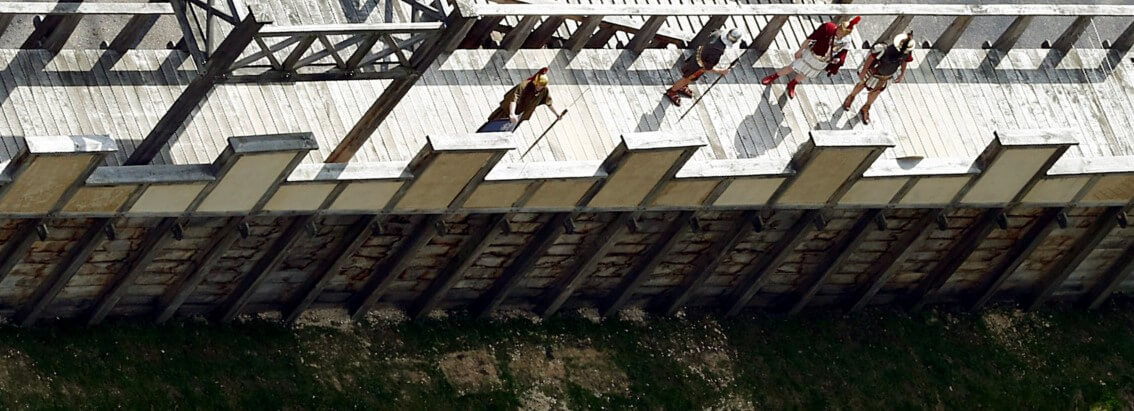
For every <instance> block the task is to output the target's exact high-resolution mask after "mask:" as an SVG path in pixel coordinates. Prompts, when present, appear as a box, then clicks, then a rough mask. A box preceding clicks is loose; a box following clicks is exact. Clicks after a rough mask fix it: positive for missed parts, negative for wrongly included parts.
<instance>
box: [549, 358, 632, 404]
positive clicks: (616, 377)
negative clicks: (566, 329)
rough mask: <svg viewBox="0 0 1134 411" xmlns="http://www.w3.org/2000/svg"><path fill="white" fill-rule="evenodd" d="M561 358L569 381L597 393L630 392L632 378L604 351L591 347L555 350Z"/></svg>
mask: <svg viewBox="0 0 1134 411" xmlns="http://www.w3.org/2000/svg"><path fill="white" fill-rule="evenodd" d="M553 355H554V356H555V357H557V358H561V359H562V360H563V363H564V365H565V368H566V371H567V381H569V382H571V383H572V384H575V385H578V386H580V387H582V388H583V389H585V390H587V391H590V392H592V393H595V394H628V393H629V392H630V380H629V377H627V376H626V372H624V371H622V369H621V368H619V367H618V365H616V364H614V362H613V361H611V360H610V358H609V357H608V356H607V355H606V354H605V353H603V352H600V351H598V350H596V349H594V348H591V347H581V348H576V347H568V348H561V349H558V350H554V351H553Z"/></svg>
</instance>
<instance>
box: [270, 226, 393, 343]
mask: <svg viewBox="0 0 1134 411" xmlns="http://www.w3.org/2000/svg"><path fill="white" fill-rule="evenodd" d="M377 219H378V216H376V215H373V214H371V215H364V216H362V217H359V218H358V220H356V221H355V222H354V224H351V226H350V227H349V228H347V230H346V232H345V233H343V237H342V238H341V239H340V240H339V242H338V243H336V244H335V246H334V248H332V249H331V250H332V251H331V254H330V255H328V256H327V258H326V259H324V260H322V261H320V262H319V265H318V266H316V268H315V271H314V272H312V273H311V277H309V278H308V279H307V281H305V282H304V283H303V285H301V286H300V287H299V289H298V290H297V291H296V296H297V297H298V298H296V299H295V302H293V303H292V304H291V305H290V307H288V308H287V309H286V310H285V311H284V313H283V322H284V324H294V323H295V321H296V320H298V319H299V316H300V315H302V314H303V312H304V311H306V310H307V307H310V306H311V304H312V303H314V302H315V299H316V298H318V297H319V294H321V293H322V292H323V289H325V288H327V283H328V282H329V281H330V280H331V278H333V277H334V276H335V274H337V273H338V272H339V270H341V269H342V267H343V265H344V264H346V263H347V260H349V259H350V256H351V255H353V254H354V252H355V251H357V250H358V248H359V247H361V246H362V244H363V243H364V242H366V239H367V238H370V231H371V226H373V225H374V222H375V221H377Z"/></svg>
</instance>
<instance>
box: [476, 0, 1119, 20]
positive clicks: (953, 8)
mask: <svg viewBox="0 0 1134 411" xmlns="http://www.w3.org/2000/svg"><path fill="white" fill-rule="evenodd" d="M528 2H529V3H532V4H515V3H512V4H504V3H496V2H476V3H469V4H466V5H462V6H461V9H462V11H463V12H464V13H465V14H466V15H475V16H482V17H483V16H498V15H503V16H516V17H522V16H532V15H535V16H589V15H593V14H601V15H604V16H842V15H847V16H863V17H868V16H1114V17H1127V16H1134V6H1129V5H1100V4H1079V5H1072V4H1059V5H1051V4H906V3H873V4H865V3H864V4H830V3H774V4H767V3H765V4H759V3H744V4H737V3H717V4H698V5H697V6H696V7H695V8H692V9H691V8H690V7H689V5H687V4H668V3H654V4H631V3H626V4H597V3H595V4H578V3H575V4H570V3H563V2H550V1H548V2H542V1H541V2H532V1H530V0H528Z"/></svg>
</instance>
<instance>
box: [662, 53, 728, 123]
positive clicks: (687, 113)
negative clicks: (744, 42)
mask: <svg viewBox="0 0 1134 411" xmlns="http://www.w3.org/2000/svg"><path fill="white" fill-rule="evenodd" d="M739 62H740V57H737V58H736V60H733V61H732V63H729V65H728V69H729V70H732V68H733V67H736V63H739ZM722 78H724V76H717V79H716V80H713V83H712V84H709V88H707V89H705V92H704V93H701V95H700V96H697V99H696V100H693V105H691V106H689V109H688V110H685V114H682V115H681V117H678V118H677V121H681V120H684V119H685V116H687V115H689V113H690V112H692V111H693V108H694V107H697V103H700V102H701V99H703V98H705V96H707V95H709V92H710V91H713V87H715V86H716V85H717V83H719V82H720V81H721V79H722Z"/></svg>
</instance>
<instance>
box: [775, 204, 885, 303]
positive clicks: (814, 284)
mask: <svg viewBox="0 0 1134 411" xmlns="http://www.w3.org/2000/svg"><path fill="white" fill-rule="evenodd" d="M881 215H882V210H881V209H877V208H874V209H870V210H867V211H866V212H864V213H862V216H860V217H859V218H858V220H857V221H855V223H854V226H852V227H851V228H850V230H847V232H846V233H845V234H843V236H842V238H841V239H839V242H838V243H837V244H836V245H835V246H834V247H832V248H831V249H829V250H828V251H827V256H826V258H825V259H823V261H822V262H820V263H819V265H817V266H816V267H818V272H817V273H815V274H813V275H812V276H811V277H812V280H811V282H810V284H808V286H807V288H806V289H805V290H804V292H803V294H802V295H801V296H800V297H799V300H797V301H796V302H795V304H793V305H792V307H791V309H790V310H788V314H798V313H799V312H800V311H803V309H804V308H806V307H807V303H809V302H811V299H812V298H813V297H815V294H816V293H818V292H819V289H820V288H821V287H823V284H824V283H826V282H827V279H829V278H831V276H832V275H834V274H835V273H837V272H839V269H841V268H842V266H843V263H845V262H846V260H847V259H848V258H850V256H851V254H853V253H854V251H855V249H857V248H858V245H859V244H861V243H862V242H863V241H864V240H866V236H868V235H870V233H871V232H873V231H874V229H875V228H876V227H877V225H876V223H875V222H876V221H877V219H878V218H879V216H881Z"/></svg>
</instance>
